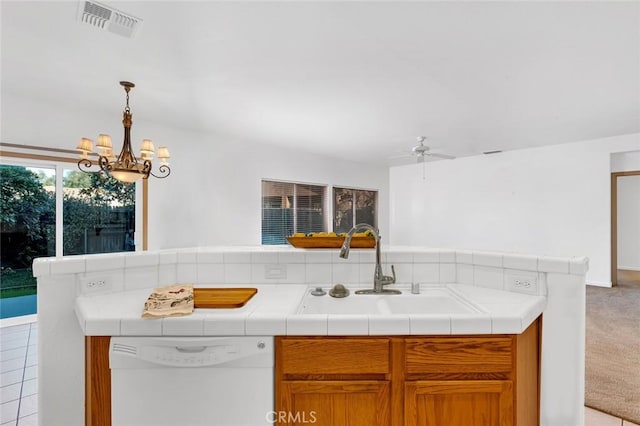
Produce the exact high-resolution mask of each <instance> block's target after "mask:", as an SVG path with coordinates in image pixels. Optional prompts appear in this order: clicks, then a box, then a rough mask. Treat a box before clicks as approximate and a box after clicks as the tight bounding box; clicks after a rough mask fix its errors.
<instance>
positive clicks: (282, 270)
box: [264, 264, 287, 280]
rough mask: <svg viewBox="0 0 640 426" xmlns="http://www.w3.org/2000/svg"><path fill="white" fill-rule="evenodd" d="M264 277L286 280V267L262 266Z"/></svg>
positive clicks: (280, 265)
mask: <svg viewBox="0 0 640 426" xmlns="http://www.w3.org/2000/svg"><path fill="white" fill-rule="evenodd" d="M264 277H265V279H271V280H274V279H280V280H283V279H286V278H287V265H282V264H271V265H264Z"/></svg>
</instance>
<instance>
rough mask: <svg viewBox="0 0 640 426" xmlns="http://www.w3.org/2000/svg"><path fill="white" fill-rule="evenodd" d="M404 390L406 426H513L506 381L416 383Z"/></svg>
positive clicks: (511, 395)
mask: <svg viewBox="0 0 640 426" xmlns="http://www.w3.org/2000/svg"><path fill="white" fill-rule="evenodd" d="M404 389H405V394H404V400H405V404H404V406H405V412H404V414H405V417H404V420H405V422H404V424H405V425H408V426H409V425H410V426H417V425H421V426H439V425H447V426H469V425H483V426H511V425H513V388H512V384H511V381H510V380H435V381H423V380H416V381H408V382H406V383H405V387H404Z"/></svg>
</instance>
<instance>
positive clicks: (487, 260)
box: [472, 253, 502, 268]
mask: <svg viewBox="0 0 640 426" xmlns="http://www.w3.org/2000/svg"><path fill="white" fill-rule="evenodd" d="M472 257H473V264H474V265H481V266H494V267H496V268H502V254H501V253H473V256H472Z"/></svg>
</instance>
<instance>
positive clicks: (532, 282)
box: [505, 271, 538, 295]
mask: <svg viewBox="0 0 640 426" xmlns="http://www.w3.org/2000/svg"><path fill="white" fill-rule="evenodd" d="M505 279H506V283H507V290H509V291H516V292H518V293H526V294H536V295H537V294H538V274H537V273H535V272H531V273H529V272H526V271H522V272H517V273H516V272H506V273H505Z"/></svg>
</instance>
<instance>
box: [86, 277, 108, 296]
mask: <svg viewBox="0 0 640 426" xmlns="http://www.w3.org/2000/svg"><path fill="white" fill-rule="evenodd" d="M106 290H111V279H110V277H107V276H101V277H95V276H94V277H84V278H82V279H81V280H80V293H82V294H85V293H93V292H98V291H106Z"/></svg>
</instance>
